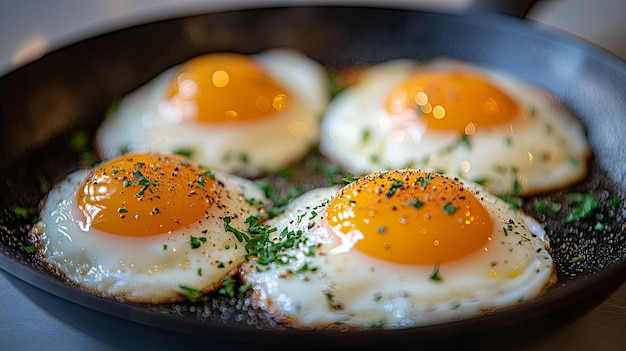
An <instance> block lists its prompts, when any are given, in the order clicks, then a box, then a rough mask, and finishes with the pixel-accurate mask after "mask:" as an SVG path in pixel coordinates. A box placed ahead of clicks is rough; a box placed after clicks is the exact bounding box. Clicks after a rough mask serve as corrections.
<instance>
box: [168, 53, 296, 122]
mask: <svg viewBox="0 0 626 351" xmlns="http://www.w3.org/2000/svg"><path fill="white" fill-rule="evenodd" d="M287 97H288V94H287V93H286V92H285V90H284V89H283V88H282V87H281V86H280V85H279V84H278V83H277V82H276V81H274V79H273V78H272V77H270V76H269V75H268V74H267V72H265V71H264V70H263V68H262V67H261V66H260V65H259V64H258V63H256V61H254V60H253V59H251V58H249V57H247V56H244V55H237V54H227V53H221V54H207V55H203V56H199V57H196V58H194V59H191V60H189V61H187V62H186V63H184V64H182V65H181V66H180V67H179V68H178V70H177V72H176V74H175V75H174V78H173V79H172V80H171V81H170V83H169V86H168V88H167V90H166V96H165V99H166V100H167V102H168V103H169V105H170V107H172V108H173V109H175V110H176V111H177V112H178V113H180V114H181V118H182V120H184V121H190V122H204V123H222V122H229V121H251V120H258V119H264V118H267V117H268V116H271V115H274V114H276V113H277V112H280V111H283V110H284V109H285V108H286V107H287V100H288V98H287Z"/></svg>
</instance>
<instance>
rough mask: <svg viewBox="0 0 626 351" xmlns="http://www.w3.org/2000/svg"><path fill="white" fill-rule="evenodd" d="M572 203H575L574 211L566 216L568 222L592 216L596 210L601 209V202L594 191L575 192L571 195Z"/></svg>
mask: <svg viewBox="0 0 626 351" xmlns="http://www.w3.org/2000/svg"><path fill="white" fill-rule="evenodd" d="M569 200H570V202H571V203H573V204H575V205H576V206H575V207H574V209H573V211H572V213H570V214H569V215H568V216H567V218H565V222H566V223H571V222H576V221H579V220H581V219H585V218H589V217H591V216H592V215H593V214H594V213H595V212H596V211H598V210H599V209H600V202H598V200H596V198H595V197H594V195H593V192H591V191H590V192H588V193H586V194H580V193H575V194H571V195H570V197H569Z"/></svg>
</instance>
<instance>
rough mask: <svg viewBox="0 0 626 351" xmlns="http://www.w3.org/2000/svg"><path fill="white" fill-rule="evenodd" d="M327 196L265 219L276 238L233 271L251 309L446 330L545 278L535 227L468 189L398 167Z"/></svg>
mask: <svg viewBox="0 0 626 351" xmlns="http://www.w3.org/2000/svg"><path fill="white" fill-rule="evenodd" d="M337 190H338V189H337V188H325V189H317V190H312V191H310V192H307V193H305V194H304V195H302V196H301V197H300V198H298V199H296V200H295V201H294V202H293V203H291V204H290V206H289V207H288V208H287V210H286V212H285V213H284V214H283V215H282V216H280V217H276V218H274V219H272V220H270V221H269V222H267V223H266V225H267V226H268V227H270V228H272V227H274V228H276V231H275V232H274V233H279V234H278V235H276V234H275V235H274V236H273V239H272V241H270V244H267V245H265V249H263V250H258V251H259V252H260V254H259V256H258V257H257V258H256V259H252V260H250V261H249V262H246V263H244V264H243V266H242V272H241V274H242V277H243V280H244V281H245V282H246V284H249V285H250V286H251V287H252V289H253V291H254V297H253V301H255V304H256V305H258V306H259V307H261V308H263V309H266V310H267V311H268V312H269V313H271V314H273V315H275V316H276V318H278V319H279V320H282V321H284V322H285V323H288V324H291V325H294V326H297V327H302V328H326V327H337V326H339V327H341V328H344V327H348V328H351V327H355V328H372V327H374V328H389V329H394V328H406V327H414V326H423V325H432V324H437V323H447V322H452V321H456V320H460V319H464V318H471V317H475V316H478V315H480V314H483V313H486V312H490V311H492V310H496V309H501V308H505V307H508V306H512V305H515V304H518V303H520V302H522V301H528V300H531V299H534V298H536V297H537V296H539V295H540V294H541V293H542V292H543V291H544V290H545V289H546V288H547V287H548V286H550V285H551V284H553V283H554V282H555V279H556V275H555V273H554V265H553V260H552V258H551V254H550V252H549V244H548V239H547V237H546V236H545V232H544V230H543V228H542V227H541V226H540V225H539V224H538V223H537V222H536V221H534V220H533V219H532V218H530V217H528V216H526V215H524V214H523V213H521V212H519V211H513V210H511V209H510V207H509V206H508V205H507V204H506V203H505V202H504V201H502V200H501V199H499V198H497V197H495V196H493V195H490V194H489V193H487V192H485V191H483V190H481V188H480V187H479V186H477V185H472V184H470V183H467V182H462V181H459V180H458V179H453V178H448V177H445V176H443V175H439V174H436V173H427V172H422V171H418V170H409V169H404V170H393V171H388V172H381V173H376V174H371V175H367V176H364V177H362V178H360V179H358V180H356V181H354V182H353V183H350V184H349V185H347V186H345V187H344V188H343V189H341V190H340V191H339V192H337ZM272 248H274V249H272ZM275 248H284V249H281V250H277V249H275ZM267 252H270V253H271V255H267V254H265V253H267ZM268 257H271V259H268Z"/></svg>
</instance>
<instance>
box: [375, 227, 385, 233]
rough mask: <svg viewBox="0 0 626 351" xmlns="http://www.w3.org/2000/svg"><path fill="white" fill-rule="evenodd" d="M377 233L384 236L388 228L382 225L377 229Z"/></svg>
mask: <svg viewBox="0 0 626 351" xmlns="http://www.w3.org/2000/svg"><path fill="white" fill-rule="evenodd" d="M376 231H377V232H378V233H379V234H384V233H385V232H386V231H387V227H385V226H384V225H381V226H380V227H378V228H376Z"/></svg>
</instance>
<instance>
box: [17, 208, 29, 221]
mask: <svg viewBox="0 0 626 351" xmlns="http://www.w3.org/2000/svg"><path fill="white" fill-rule="evenodd" d="M13 214H14V215H15V217H17V218H18V219H28V217H29V216H30V209H29V208H26V207H20V206H15V207H13Z"/></svg>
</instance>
